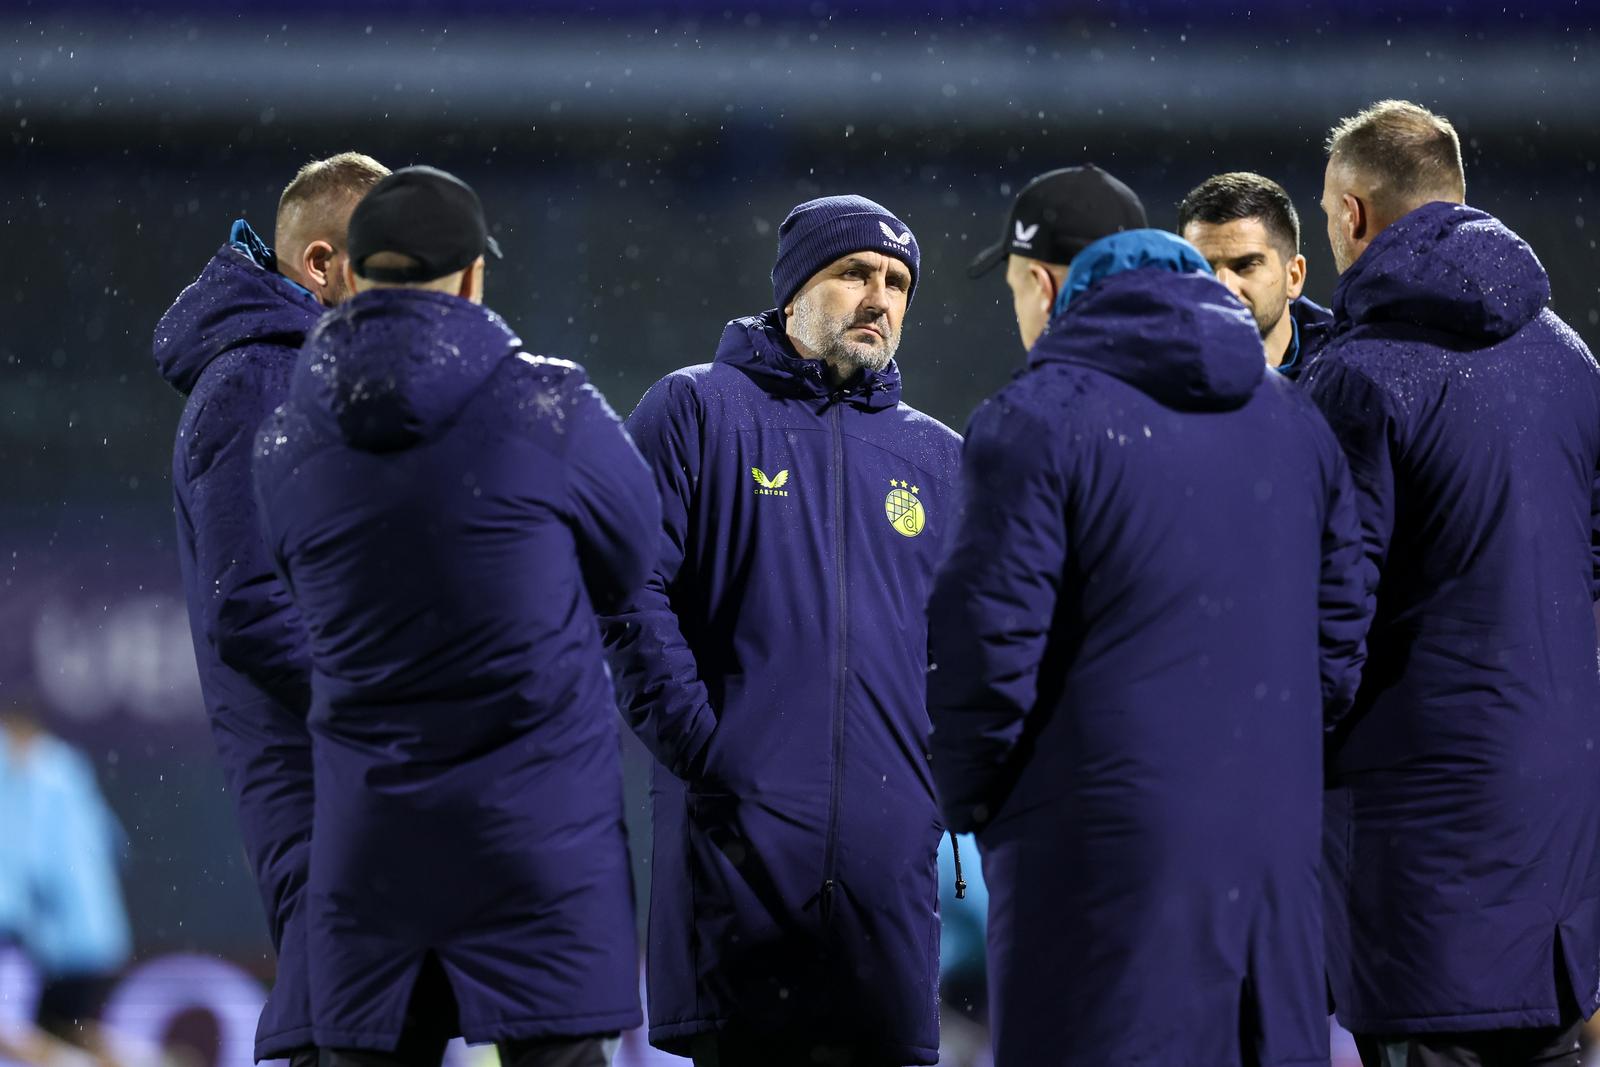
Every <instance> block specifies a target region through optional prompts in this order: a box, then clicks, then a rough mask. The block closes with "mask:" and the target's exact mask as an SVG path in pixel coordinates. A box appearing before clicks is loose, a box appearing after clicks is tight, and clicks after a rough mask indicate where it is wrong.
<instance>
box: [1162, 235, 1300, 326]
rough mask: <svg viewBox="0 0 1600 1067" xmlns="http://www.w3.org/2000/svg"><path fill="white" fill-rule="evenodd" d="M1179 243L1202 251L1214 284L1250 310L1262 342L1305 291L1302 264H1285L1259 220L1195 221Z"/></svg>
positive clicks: (1290, 261) (1291, 261)
mask: <svg viewBox="0 0 1600 1067" xmlns="http://www.w3.org/2000/svg"><path fill="white" fill-rule="evenodd" d="M1183 239H1184V240H1186V241H1188V242H1189V243H1190V244H1192V245H1194V246H1195V247H1196V248H1198V249H1199V250H1200V254H1201V255H1202V256H1205V257H1206V262H1207V263H1210V264H1211V269H1212V270H1214V271H1216V274H1217V281H1219V282H1221V283H1222V284H1223V285H1225V286H1227V287H1228V291H1229V292H1230V293H1232V294H1233V295H1234V296H1236V297H1238V298H1239V299H1240V300H1241V301H1243V302H1244V304H1245V306H1246V307H1248V308H1249V309H1250V313H1251V314H1252V315H1254V316H1255V320H1256V328H1257V329H1259V330H1260V331H1261V336H1262V337H1266V336H1267V335H1268V334H1270V333H1271V332H1272V331H1273V329H1274V328H1276V327H1277V325H1278V323H1279V322H1280V321H1282V319H1283V315H1284V312H1285V311H1287V310H1288V307H1289V302H1290V301H1291V300H1294V299H1295V298H1296V297H1298V296H1299V295H1300V290H1301V288H1302V287H1303V286H1304V285H1305V267H1304V263H1303V261H1302V262H1299V263H1297V262H1296V260H1299V257H1298V256H1295V257H1292V258H1291V259H1290V260H1289V261H1288V262H1285V260H1284V257H1283V254H1282V252H1281V251H1279V249H1278V247H1277V246H1276V245H1275V244H1274V243H1273V240H1272V236H1271V234H1269V233H1268V232H1267V228H1266V226H1264V225H1262V222H1261V220H1260V219H1233V220H1231V221H1229V222H1200V221H1198V220H1196V221H1194V222H1191V223H1189V225H1187V226H1185V227H1184V228H1183ZM1296 267H1298V268H1299V269H1298V270H1297V269H1295V268H1296Z"/></svg>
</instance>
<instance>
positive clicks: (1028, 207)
mask: <svg viewBox="0 0 1600 1067" xmlns="http://www.w3.org/2000/svg"><path fill="white" fill-rule="evenodd" d="M1149 224H1150V223H1149V222H1148V221H1147V220H1146V218H1145V214H1144V205H1143V204H1142V203H1140V202H1139V197H1138V196H1137V195H1136V194H1135V193H1134V191H1133V190H1132V189H1129V188H1128V187H1127V186H1126V185H1123V184H1122V183H1121V182H1120V181H1118V180H1117V179H1115V178H1113V177H1112V176H1111V175H1109V174H1107V173H1106V172H1105V171H1103V170H1101V169H1100V168H1099V167H1097V166H1095V165H1094V164H1093V163H1086V164H1084V165H1083V166H1081V167H1063V168H1062V169H1060V170H1053V171H1050V172H1049V173H1048V174H1041V175H1039V176H1038V177H1037V178H1035V179H1033V181H1031V182H1029V183H1028V184H1027V185H1025V186H1023V187H1022V192H1020V193H1018V194H1017V199H1016V200H1015V201H1014V202H1013V203H1012V205H1011V210H1010V211H1009V212H1007V214H1006V229H1005V233H1003V234H1002V235H1001V236H1000V242H999V244H996V245H993V246H991V247H989V248H986V249H984V250H983V251H982V252H980V253H979V254H978V258H976V259H974V260H973V261H972V262H971V263H970V264H969V265H968V266H967V277H969V278H976V277H978V276H979V275H981V274H985V273H987V272H988V271H990V270H992V269H993V268H994V266H995V264H997V263H999V262H1000V261H1001V260H1003V259H1005V258H1006V257H1007V256H1008V255H1010V254H1011V253H1013V252H1015V253H1016V254H1017V255H1019V256H1027V257H1028V258H1030V259H1037V260H1042V261H1043V262H1045V263H1063V264H1065V263H1071V262H1072V257H1073V256H1075V255H1077V254H1078V253H1079V252H1082V251H1083V250H1084V249H1085V248H1088V247H1089V246H1090V245H1092V244H1094V242H1096V241H1098V240H1100V238H1102V237H1109V236H1110V235H1111V234H1114V233H1118V232H1120V231H1122V230H1142V229H1144V228H1145V227H1146V226H1148V225H1149Z"/></svg>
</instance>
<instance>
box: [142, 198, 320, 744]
mask: <svg viewBox="0 0 1600 1067" xmlns="http://www.w3.org/2000/svg"><path fill="white" fill-rule="evenodd" d="M270 255H271V253H270V250H267V249H266V248H265V246H264V245H261V244H260V242H259V238H256V237H255V235H254V234H253V233H251V232H250V231H249V230H248V227H243V226H242V224H239V225H236V227H235V240H233V241H230V242H229V243H228V244H226V245H224V246H223V247H222V248H221V249H219V250H218V252H217V254H216V255H215V256H214V257H213V258H212V260H211V262H210V263H209V264H208V265H207V266H206V269H205V270H204V271H203V272H202V273H201V275H200V277H199V278H197V279H196V280H195V282H194V283H193V284H192V285H190V286H189V287H188V288H186V289H185V290H184V291H183V292H182V293H181V294H180V295H179V296H178V299H177V300H176V301H175V302H174V303H173V305H172V307H171V308H170V309H169V310H168V311H167V313H166V314H165V315H163V316H162V319H161V322H160V324H159V325H158V326H157V327H156V334H155V344H154V354H155V358H156V362H157V365H158V367H159V368H160V370H161V373H162V376H163V377H165V378H166V379H167V381H168V382H170V383H171V384H172V386H173V387H174V388H175V389H177V390H178V391H179V392H180V393H183V394H184V395H185V396H187V398H188V400H187V403H186V404H185V407H184V413H183V417H182V420H181V422H180V424H179V428H178V438H177V446H176V448H175V450H174V455H173V472H172V473H173V490H174V494H175V503H176V508H177V511H178V520H179V524H180V528H181V529H180V540H181V541H183V542H185V545H184V547H185V549H186V550H187V551H186V552H185V555H189V554H191V553H192V557H193V558H192V569H191V570H189V572H188V573H187V574H186V585H187V587H188V592H189V601H190V604H189V606H190V614H191V621H192V622H193V623H194V624H195V626H196V639H197V641H200V642H201V643H203V644H204V645H205V646H206V648H208V649H209V650H211V652H212V654H213V655H214V656H215V658H216V659H217V660H219V661H220V664H221V665H223V666H224V667H225V668H227V669H228V670H231V671H234V672H237V673H238V674H239V675H242V676H243V677H244V678H246V679H248V680H249V684H251V685H254V686H258V687H260V689H261V690H263V691H265V692H266V693H269V694H270V695H271V697H272V698H273V699H274V700H276V701H278V702H279V703H281V704H283V705H285V706H287V707H290V708H294V709H298V710H299V711H300V712H301V713H303V712H304V709H305V706H306V702H307V700H308V699H309V690H308V688H307V686H308V682H307V677H308V673H307V672H308V660H307V656H306V649H305V640H304V630H303V627H302V626H301V625H300V622H299V619H298V617H297V616H296V615H295V612H294V608H293V605H292V604H291V603H290V602H289V599H288V597H287V595H286V594H285V591H284V590H283V587H282V586H281V585H280V584H279V582H278V581H277V579H276V578H275V577H274V576H273V572H272V568H271V565H270V560H269V559H268V558H267V556H266V554H265V553H264V552H263V551H262V546H261V539H260V534H259V532H258V525H257V522H256V515H255V501H254V497H253V495H252V493H251V483H250V474H249V470H250V450H251V446H252V444H253V442H254V435H255V428H256V427H258V426H259V425H260V424H261V420H262V419H263V418H264V417H265V416H266V415H267V414H269V413H270V412H271V411H272V409H273V408H274V407H276V406H277V405H278V404H279V403H280V402H281V401H282V400H283V399H284V398H285V397H286V396H287V394H288V383H289V375H290V373H291V371H292V369H293V367H294V360H295V357H296V355H297V354H298V352H299V348H300V345H301V343H302V342H303V341H304V340H305V336H306V334H307V333H308V332H309V331H310V329H311V327H312V326H313V325H314V324H315V323H316V321H317V318H318V316H319V315H320V314H321V312H322V306H321V305H320V304H318V303H317V301H316V300H315V299H314V298H313V297H312V296H311V294H310V293H308V292H306V291H305V290H304V289H302V288H300V287H299V286H297V285H295V284H294V283H293V282H291V281H289V280H288V279H286V278H284V277H283V276H281V275H279V274H277V273H276V272H275V271H274V270H272V269H270V265H271V259H270ZM264 264H265V265H264ZM207 673H208V672H207V666H206V664H205V662H204V657H202V668H201V674H202V683H205V682H207V681H210V682H211V683H212V684H211V686H210V687H209V688H210V690H211V699H212V701H213V702H215V700H216V699H217V698H220V697H221V696H222V694H223V691H224V690H226V689H227V688H228V686H227V683H225V682H224V680H223V679H222V678H220V677H214V678H209V679H208V678H207ZM250 699H251V697H250V695H249V693H248V692H242V693H235V694H231V695H230V697H229V698H228V699H227V702H228V703H230V704H231V703H237V702H248V701H249V700H250Z"/></svg>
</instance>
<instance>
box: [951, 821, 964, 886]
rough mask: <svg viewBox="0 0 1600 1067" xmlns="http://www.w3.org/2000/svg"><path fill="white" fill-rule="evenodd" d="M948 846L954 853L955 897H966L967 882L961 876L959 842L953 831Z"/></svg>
mask: <svg viewBox="0 0 1600 1067" xmlns="http://www.w3.org/2000/svg"><path fill="white" fill-rule="evenodd" d="M950 847H951V848H952V849H954V850H955V854H956V899H957V900H965V899H967V882H966V879H964V878H962V877H961V842H960V841H957V840H956V835H955V834H954V833H951V834H950Z"/></svg>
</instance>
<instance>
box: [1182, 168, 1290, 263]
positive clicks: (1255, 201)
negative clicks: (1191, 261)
mask: <svg viewBox="0 0 1600 1067" xmlns="http://www.w3.org/2000/svg"><path fill="white" fill-rule="evenodd" d="M1237 219H1259V220H1260V222H1261V225H1262V226H1264V227H1265V228H1266V231H1267V235H1268V236H1269V237H1271V238H1272V239H1273V240H1274V241H1275V242H1276V243H1277V245H1278V250H1279V251H1280V252H1282V253H1283V258H1284V259H1291V258H1293V257H1294V256H1296V255H1298V254H1299V252H1300V215H1299V213H1298V212H1296V211H1295V209H1294V201H1293V200H1290V199H1289V193H1288V191H1287V190H1285V189H1284V187H1283V186H1281V185H1279V184H1278V183H1277V182H1275V181H1273V180H1272V179H1271V178H1267V177H1263V176H1262V175H1260V174H1252V173H1251V172H1250V171H1247V170H1236V171H1232V172H1230V173H1227V174H1217V175H1214V176H1212V177H1210V178H1207V179H1206V180H1205V181H1203V182H1201V183H1200V184H1199V185H1197V186H1195V187H1194V188H1193V189H1190V190H1189V195H1188V196H1186V197H1184V198H1183V202H1182V203H1181V204H1179V205H1178V232H1179V233H1180V234H1181V233H1183V231H1184V230H1186V229H1188V228H1189V224H1190V223H1191V222H1208V223H1211V224H1213V225H1216V224H1219V223H1224V222H1233V221H1235V220H1237Z"/></svg>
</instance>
